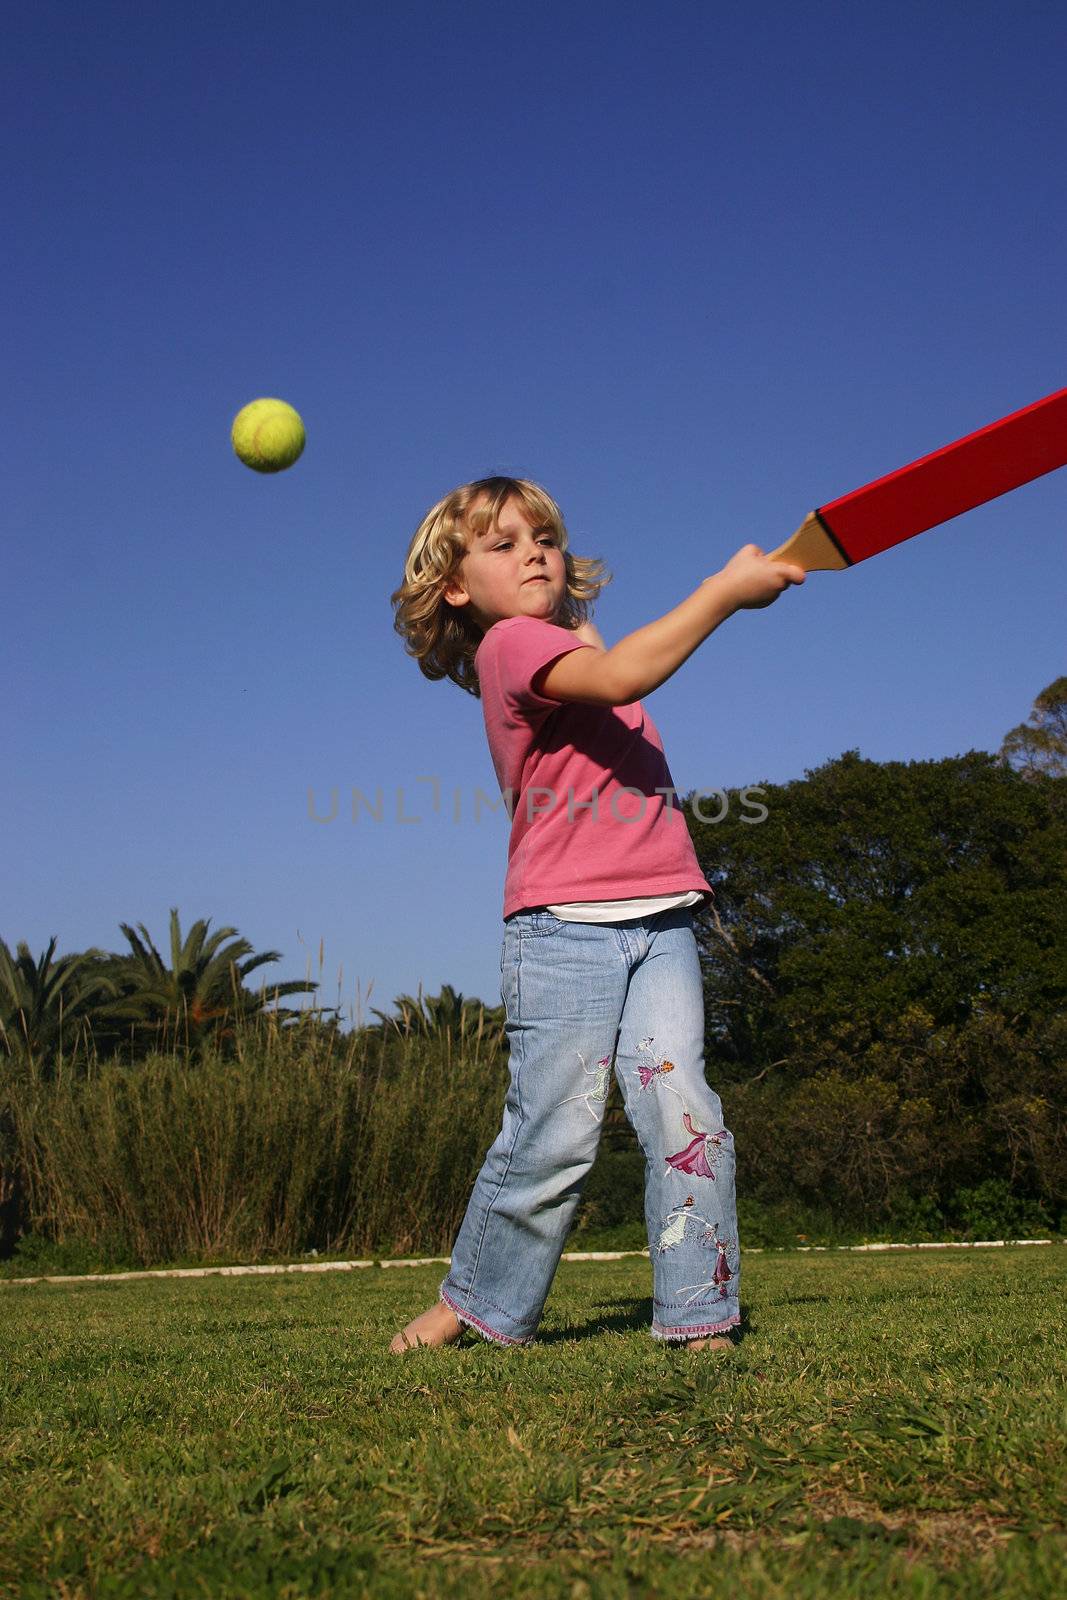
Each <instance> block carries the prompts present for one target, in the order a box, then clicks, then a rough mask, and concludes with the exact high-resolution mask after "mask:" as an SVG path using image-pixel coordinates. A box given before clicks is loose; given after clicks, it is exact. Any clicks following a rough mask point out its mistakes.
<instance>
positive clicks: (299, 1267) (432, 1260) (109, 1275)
mask: <svg viewBox="0 0 1067 1600" xmlns="http://www.w3.org/2000/svg"><path fill="white" fill-rule="evenodd" d="M1053 1242H1054V1241H1053V1240H1052V1239H948V1240H946V1241H945V1242H944V1243H942V1244H800V1245H796V1246H793V1247H788V1246H778V1247H775V1248H778V1249H780V1250H781V1253H782V1254H783V1255H785V1254H787V1253H790V1249H792V1250H795V1251H796V1252H797V1253H800V1252H803V1251H829V1250H999V1249H1003V1248H1004V1247H1005V1246H1007V1245H1017V1244H1020V1245H1021V1244H1052V1243H1053ZM1063 1242H1064V1243H1065V1244H1067V1239H1065V1240H1064V1241H1063ZM741 1253H742V1255H748V1256H760V1255H768V1254H770V1251H768V1250H765V1249H764V1248H763V1247H762V1246H758V1247H756V1248H754V1249H751V1250H746V1249H745V1248H744V1247H743V1246H742V1251H741ZM624 1256H645V1257H647V1256H648V1251H647V1250H568V1251H565V1252H564V1254H563V1256H562V1257H561V1259H562V1260H563V1261H621V1260H622V1259H623V1257H624ZM451 1260H452V1257H451V1256H418V1257H415V1258H413V1259H412V1260H410V1261H373V1260H372V1261H291V1262H287V1263H285V1264H284V1265H281V1266H276V1267H275V1266H268V1267H159V1268H153V1269H149V1270H147V1271H144V1272H83V1273H64V1274H62V1275H60V1276H56V1277H43V1278H0V1288H2V1287H5V1286H7V1287H13V1286H15V1285H18V1284H30V1283H127V1282H129V1281H130V1280H132V1279H134V1278H246V1277H269V1276H273V1275H275V1274H277V1273H281V1272H355V1271H358V1270H359V1269H360V1268H361V1267H432V1266H436V1265H438V1264H441V1265H445V1266H447V1265H449V1264H450V1263H451Z"/></svg>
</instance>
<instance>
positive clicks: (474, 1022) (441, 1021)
mask: <svg viewBox="0 0 1067 1600" xmlns="http://www.w3.org/2000/svg"><path fill="white" fill-rule="evenodd" d="M393 1004H394V1006H396V1008H397V1010H398V1011H399V1013H400V1015H399V1017H390V1016H386V1014H385V1012H384V1011H379V1010H378V1009H377V1008H376V1007H374V1006H372V1007H371V1015H372V1016H375V1017H378V1018H380V1023H379V1025H378V1026H374V1027H371V1028H368V1029H365V1030H364V1031H368V1032H375V1033H382V1034H396V1035H400V1036H402V1037H405V1038H406V1037H408V1036H409V1035H411V1034H417V1035H419V1036H421V1037H423V1038H431V1037H438V1038H443V1036H444V1035H445V1034H450V1035H451V1036H452V1037H453V1038H458V1039H461V1040H464V1039H467V1038H470V1039H472V1040H473V1039H474V1038H475V1037H478V1038H481V1039H484V1040H486V1041H487V1042H490V1043H493V1044H494V1045H495V1046H496V1047H498V1048H500V1047H502V1046H503V1044H504V1015H505V1013H504V1007H503V1006H492V1007H490V1006H487V1005H486V1004H485V1002H484V1001H482V1000H468V999H465V998H464V996H463V995H462V994H458V993H457V992H456V990H455V989H453V987H452V985H451V984H450V983H446V984H445V985H444V987H443V988H442V990H441V992H440V994H437V995H426V996H423V993H422V985H421V984H420V985H419V992H418V994H417V995H415V996H412V995H409V994H399V995H397V996H396V999H395V1000H394V1001H393Z"/></svg>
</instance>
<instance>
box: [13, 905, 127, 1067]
mask: <svg viewBox="0 0 1067 1600" xmlns="http://www.w3.org/2000/svg"><path fill="white" fill-rule="evenodd" d="M16 948H17V955H16V956H12V954H11V951H10V950H9V948H8V946H7V945H6V944H5V942H4V940H3V939H0V1053H3V1054H6V1055H7V1056H9V1057H11V1058H13V1059H19V1060H32V1061H34V1062H36V1063H37V1065H38V1066H40V1067H43V1068H46V1069H48V1068H50V1067H52V1066H53V1065H54V1063H55V1058H56V1055H57V1054H58V1053H59V1052H60V1051H61V1050H62V1049H63V1047H64V1045H65V1044H67V1043H68V1042H69V1043H70V1044H72V1045H73V1044H76V1042H77V1039H78V1037H79V1035H84V1034H85V1032H86V1030H87V1028H88V1031H91V1026H92V1018H93V1017H94V1016H96V1015H98V1014H99V1012H100V1008H101V1006H102V1005H104V1004H106V1003H107V1001H109V1000H110V999H111V998H113V997H114V996H115V995H116V994H117V993H118V986H117V984H116V983H115V981H114V979H113V978H112V977H111V976H109V974H108V972H107V970H105V968H106V964H107V963H109V962H110V960H111V957H109V955H108V953H107V951H106V950H97V949H96V948H93V949H91V950H85V951H82V952H81V953H80V954H76V955H65V956H60V958H59V960H58V961H53V959H52V957H53V956H54V955H55V949H56V936H55V935H53V936H52V940H51V942H50V944H49V946H48V949H47V950H45V951H44V953H43V954H42V955H41V956H39V957H38V959H37V961H36V962H35V961H34V959H33V956H32V955H31V954H30V947H29V945H28V944H27V943H26V941H25V939H20V940H19V942H18V945H17V947H16ZM102 964H104V965H102Z"/></svg>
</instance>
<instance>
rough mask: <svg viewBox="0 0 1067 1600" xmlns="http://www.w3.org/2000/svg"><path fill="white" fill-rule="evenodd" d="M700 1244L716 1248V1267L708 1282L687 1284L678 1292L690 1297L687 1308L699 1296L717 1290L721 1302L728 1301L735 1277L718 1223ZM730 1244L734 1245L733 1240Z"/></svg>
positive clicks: (702, 1237) (705, 1234) (713, 1224)
mask: <svg viewBox="0 0 1067 1600" xmlns="http://www.w3.org/2000/svg"><path fill="white" fill-rule="evenodd" d="M700 1242H701V1244H707V1245H711V1246H713V1247H714V1250H715V1267H714V1269H713V1271H712V1274H711V1277H710V1278H708V1279H707V1281H706V1282H704V1283H687V1284H684V1285H683V1286H682V1288H680V1289H679V1290H678V1294H679V1295H688V1296H689V1298H688V1299H687V1300H686V1301H685V1302H684V1304H685V1305H687V1306H689V1305H692V1303H693V1301H694V1300H695V1299H696V1298H697V1296H698V1295H702V1294H710V1293H711V1292H712V1291H713V1290H715V1289H717V1290H718V1291H719V1299H720V1300H725V1299H727V1298H728V1296H729V1293H730V1281H731V1279H732V1278H733V1276H734V1273H733V1270H732V1269H731V1267H730V1262H729V1258H728V1256H727V1244H726V1241H725V1240H723V1239H720V1238H719V1226H718V1223H716V1222H713V1223H712V1224H711V1225H710V1227H709V1228H708V1229H707V1230H706V1231H705V1233H704V1234H703V1235H702V1236H701V1240H700ZM730 1242H731V1243H733V1241H732V1240H731V1241H730Z"/></svg>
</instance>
